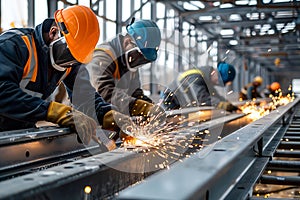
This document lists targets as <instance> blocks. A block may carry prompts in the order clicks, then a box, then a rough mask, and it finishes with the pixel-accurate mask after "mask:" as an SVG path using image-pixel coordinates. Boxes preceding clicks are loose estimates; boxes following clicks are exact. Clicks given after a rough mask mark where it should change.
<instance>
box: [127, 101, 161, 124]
mask: <svg viewBox="0 0 300 200" xmlns="http://www.w3.org/2000/svg"><path fill="white" fill-rule="evenodd" d="M130 114H131V115H132V116H143V117H144V118H145V120H146V121H147V122H148V123H150V124H152V125H160V124H161V123H163V122H164V121H165V120H166V113H165V110H164V109H163V108H162V107H160V106H158V105H156V104H153V103H149V102H147V101H144V100H141V99H137V100H136V101H135V102H134V104H133V106H132V108H131V110H130Z"/></svg>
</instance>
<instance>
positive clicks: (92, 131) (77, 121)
mask: <svg viewBox="0 0 300 200" xmlns="http://www.w3.org/2000/svg"><path fill="white" fill-rule="evenodd" d="M46 120H47V121H49V122H52V123H55V124H58V125H60V126H63V127H70V129H71V130H72V131H75V132H76V133H77V134H78V136H79V138H80V140H81V141H82V142H83V143H84V144H89V142H90V141H91V139H92V137H93V136H95V135H96V127H97V123H96V122H95V121H94V120H93V119H92V118H90V117H89V116H87V115H85V114H83V113H82V112H80V111H78V110H75V109H72V107H70V106H66V105H64V104H61V103H57V102H54V101H52V102H50V105H49V107H48V112H47V118H46Z"/></svg>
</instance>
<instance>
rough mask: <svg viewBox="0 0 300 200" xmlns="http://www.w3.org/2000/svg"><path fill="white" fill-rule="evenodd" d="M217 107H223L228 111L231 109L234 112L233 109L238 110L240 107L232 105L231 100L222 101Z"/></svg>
mask: <svg viewBox="0 0 300 200" xmlns="http://www.w3.org/2000/svg"><path fill="white" fill-rule="evenodd" d="M217 108H219V109H223V110H226V111H229V112H232V111H236V110H238V109H239V108H238V107H237V106H235V105H232V104H231V103H230V102H228V101H221V102H220V103H219V104H218V106H217Z"/></svg>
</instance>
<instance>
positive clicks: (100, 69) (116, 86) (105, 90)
mask: <svg viewBox="0 0 300 200" xmlns="http://www.w3.org/2000/svg"><path fill="white" fill-rule="evenodd" d="M86 68H87V70H88V72H89V76H90V81H91V84H92V85H93V86H94V87H95V88H96V90H97V91H98V92H99V94H100V95H101V96H102V97H103V98H104V100H105V101H107V102H109V103H111V104H113V105H115V106H116V107H117V108H118V110H119V111H121V112H122V113H125V114H129V110H128V108H129V104H130V103H132V102H134V101H135V100H136V98H134V97H132V96H131V94H132V93H133V92H134V90H135V89H137V88H139V87H140V83H139V77H138V73H136V74H135V75H136V77H134V80H135V81H131V82H130V84H129V82H128V81H129V80H130V79H132V77H130V73H129V72H127V73H126V74H124V76H122V77H121V79H120V80H117V79H115V78H114V75H113V74H114V73H115V70H116V65H115V63H114V62H113V60H112V58H111V57H110V56H109V55H108V54H107V53H106V52H104V51H97V52H96V53H94V57H93V60H92V61H91V62H90V63H89V64H88V65H87V66H86ZM131 90H132V91H131Z"/></svg>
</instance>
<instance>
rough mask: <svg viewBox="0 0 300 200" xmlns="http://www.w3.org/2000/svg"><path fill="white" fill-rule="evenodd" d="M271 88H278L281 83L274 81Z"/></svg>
mask: <svg viewBox="0 0 300 200" xmlns="http://www.w3.org/2000/svg"><path fill="white" fill-rule="evenodd" d="M270 88H271V90H272V91H275V90H278V89H279V88H280V84H279V83H278V82H273V83H272V84H271V86H270Z"/></svg>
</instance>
